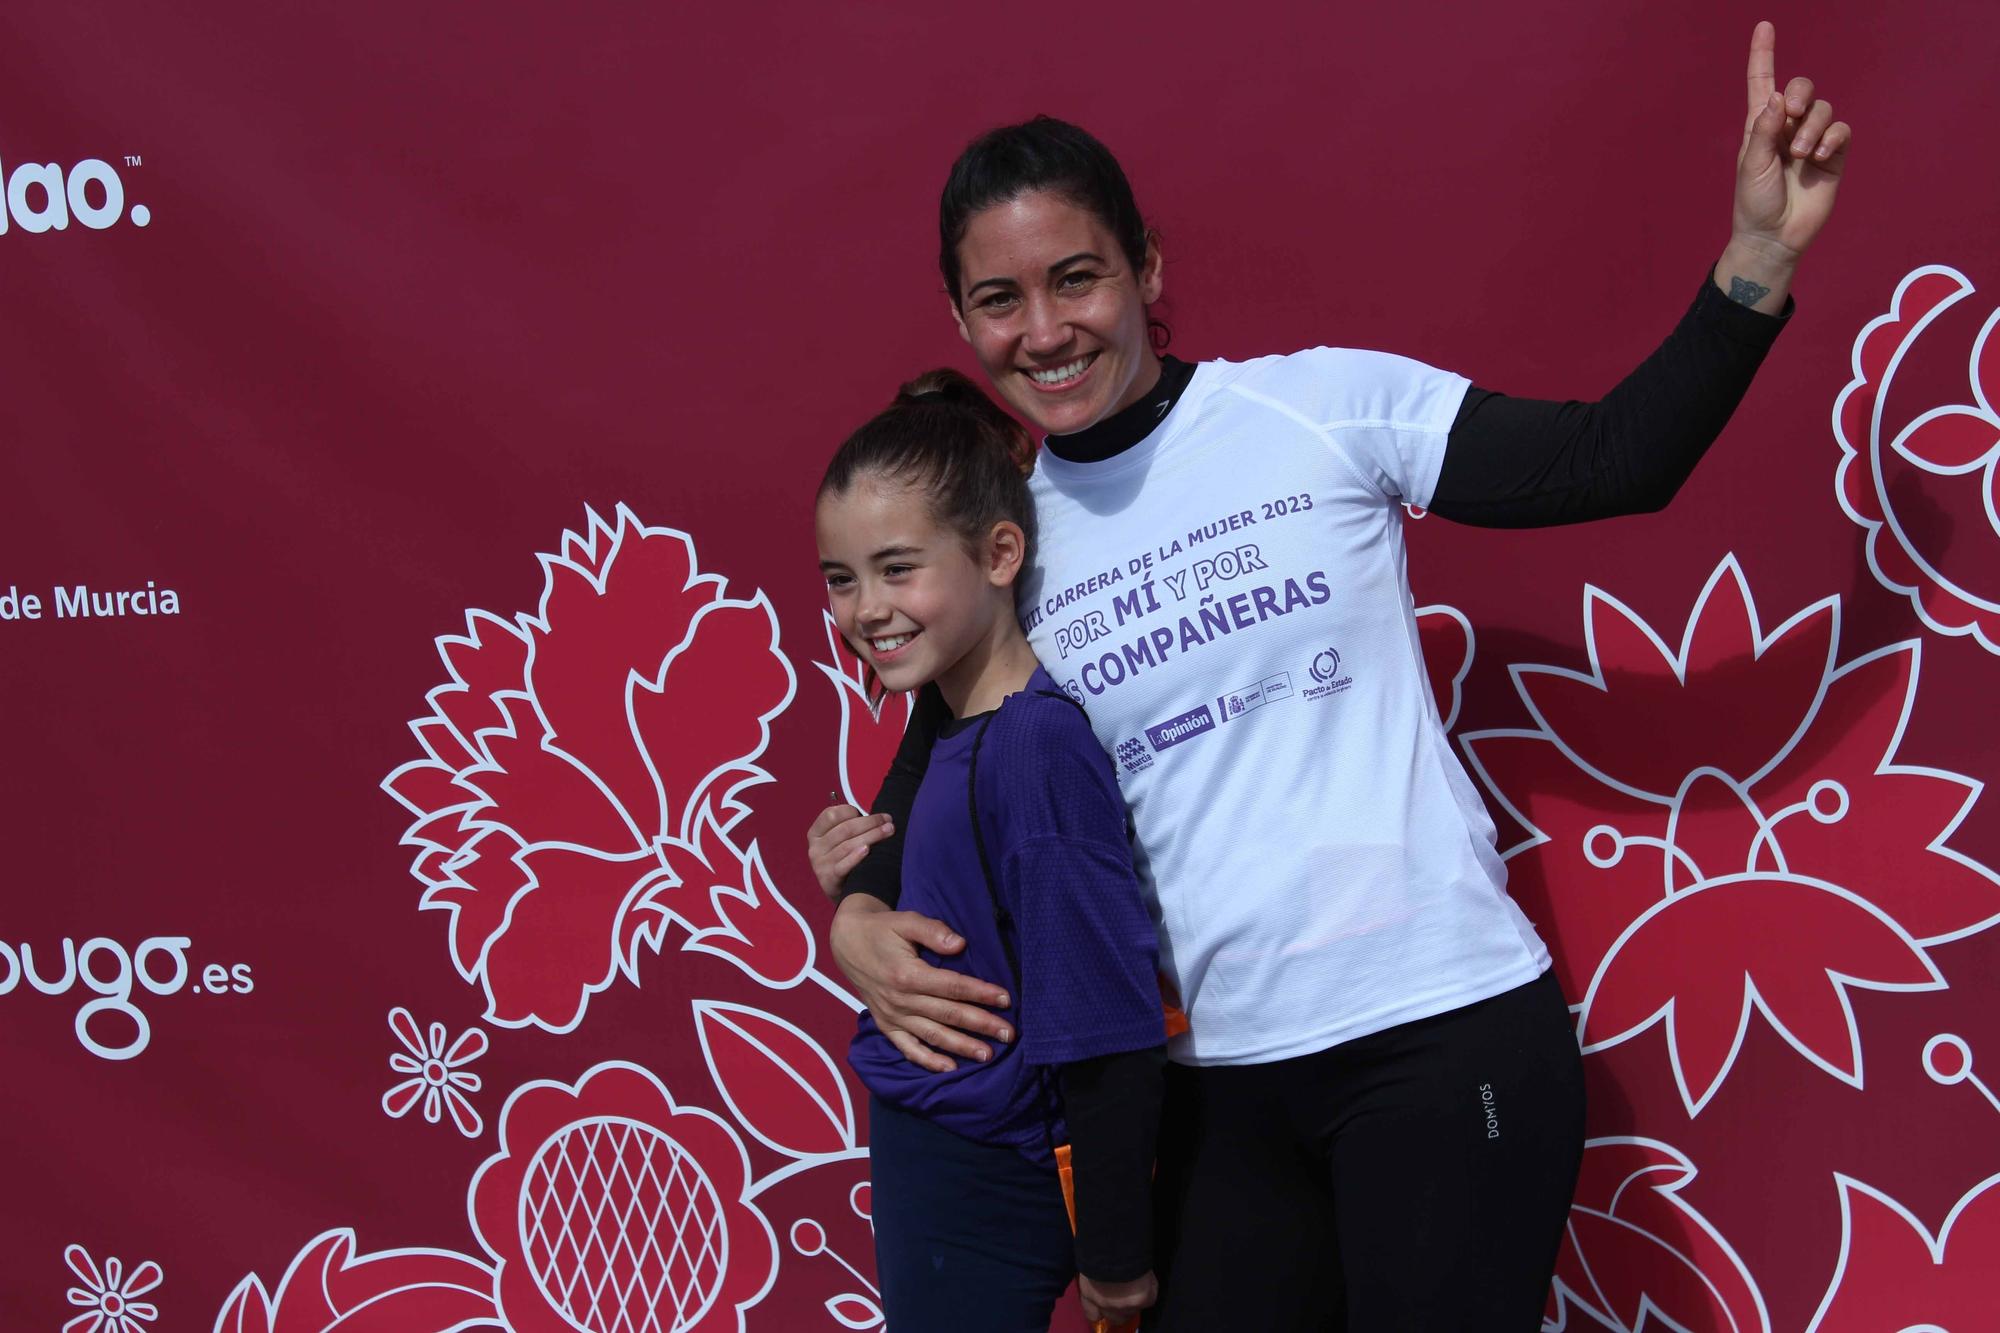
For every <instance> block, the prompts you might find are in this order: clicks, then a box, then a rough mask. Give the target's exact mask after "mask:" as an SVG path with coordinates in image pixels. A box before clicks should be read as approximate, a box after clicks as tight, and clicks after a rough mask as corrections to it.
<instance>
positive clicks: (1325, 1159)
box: [891, 973, 1583, 1333]
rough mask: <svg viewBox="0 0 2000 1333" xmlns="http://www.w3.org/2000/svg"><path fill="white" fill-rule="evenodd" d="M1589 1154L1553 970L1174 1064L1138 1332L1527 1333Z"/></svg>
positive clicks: (1537, 1314)
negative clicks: (1230, 1060)
mask: <svg viewBox="0 0 2000 1333" xmlns="http://www.w3.org/2000/svg"><path fill="white" fill-rule="evenodd" d="M1582 1153H1583V1071H1582V1063H1581V1060H1580V1059H1579V1057H1578V1054H1577V1046H1576V1037H1575V1034H1574V1030H1573V1028H1572V1026H1571V1021H1570V1016H1569V1012H1568V1010H1567V1007H1566V1006H1565V1004H1564V1002H1563V997H1562V993H1561V991H1560V990H1559V989H1558V987H1557V985H1556V981H1555V978H1554V976H1553V975H1551V974H1548V973H1544V974H1543V975H1542V976H1541V977H1540V978H1538V979H1537V980H1535V981H1532V982H1530V983H1528V984H1527V985H1525V986H1521V987H1519V988H1517V989H1515V990H1511V991H1507V992H1504V993H1502V994H1500V995H1496V996H1494V997H1492V998H1491V999H1488V1000H1482V1001H1480V1002H1479V1003H1477V1004H1472V1005H1468V1006H1466V1007H1465V1008H1463V1009H1455V1010H1452V1011H1450V1012H1448V1013H1444V1014H1439V1015H1436V1016H1435V1017H1432V1018H1426V1019H1420V1020H1418V1021H1416V1022H1413V1023H1405V1024H1402V1025H1400V1026H1398V1027H1394V1028H1390V1029H1388V1030H1386V1031H1384V1032H1379V1033H1375V1034H1373V1035H1371V1036H1367V1037H1362V1038H1359V1039H1357V1040H1354V1041H1350V1042H1344V1043H1342V1044H1341V1045H1339V1046H1335V1047H1332V1048H1331V1049H1329V1050H1325V1051H1319V1052H1316V1053H1314V1054H1311V1055H1304V1056H1299V1057H1297V1058H1295V1059H1290V1060H1282V1061H1277V1062H1274V1063H1271V1064H1262V1065H1223V1066H1214V1065H1211V1066H1205V1067H1200V1068H1196V1067H1190V1066H1184V1065H1170V1066H1169V1067H1168V1083H1167V1110H1166V1118H1165V1122H1164V1123H1163V1125H1162V1126H1161V1136H1160V1173H1159V1179H1158V1187H1157V1190H1156V1193H1155V1202H1156V1207H1157V1211H1158V1218H1159V1220H1158V1227H1157V1230H1158V1235H1157V1237H1156V1247H1157V1256H1156V1258H1157V1262H1156V1270H1157V1271H1158V1273H1159V1277H1160V1281H1161V1287H1162V1297H1161V1304H1160V1305H1159V1307H1157V1310H1156V1311H1155V1312H1154V1314H1153V1316H1152V1317H1151V1318H1150V1319H1149V1320H1148V1322H1147V1323H1146V1325H1145V1327H1146V1328H1147V1329H1149V1330H1160V1331H1161V1333H1222V1331H1223V1330H1236V1329H1240V1330H1249V1329H1255V1330H1258V1333H1292V1331H1293V1330H1314V1331H1315V1333H1320V1331H1327V1330H1339V1331H1341V1333H1388V1331H1390V1330H1393V1331H1394V1333H1433V1331H1434V1333H1463V1331H1464V1330H1469V1329H1480V1330H1496V1333H1534V1330H1537V1329H1539V1328H1540V1327H1541V1317H1542V1310H1543V1306H1544V1304H1545V1302H1546V1301H1547V1299H1548V1290H1549V1280H1550V1275H1551V1274H1552V1272H1553V1271H1554V1268H1555V1260H1556V1249H1557V1245H1558V1243H1559V1242H1560V1240H1561V1238H1562V1234H1563V1228H1564V1223H1565V1221H1566V1219H1567V1217H1568V1214H1569V1204H1570V1195H1571V1193H1572V1192H1573V1191H1574V1189H1575V1188H1576V1176H1577V1168H1578V1165H1579V1163H1580V1161H1581V1158H1582ZM891 1327H892V1328H893V1327H894V1321H893V1320H892V1321H891ZM921 1327H926V1328H927V1327H930V1326H929V1325H921ZM938 1327H945V1325H938Z"/></svg>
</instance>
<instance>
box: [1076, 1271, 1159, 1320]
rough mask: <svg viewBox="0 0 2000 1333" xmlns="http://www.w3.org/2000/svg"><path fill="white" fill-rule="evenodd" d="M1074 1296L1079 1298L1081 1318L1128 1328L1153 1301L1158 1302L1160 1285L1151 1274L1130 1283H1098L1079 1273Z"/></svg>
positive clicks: (1134, 1279)
mask: <svg viewBox="0 0 2000 1333" xmlns="http://www.w3.org/2000/svg"><path fill="white" fill-rule="evenodd" d="M1076 1292H1077V1295H1079V1296H1081V1297H1082V1298H1083V1317H1084V1318H1085V1319H1088V1320H1090V1321H1092V1322H1093V1323H1095V1322H1096V1321H1097V1320H1100V1319H1103V1320H1108V1321H1109V1322H1110V1323H1112V1324H1114V1325H1116V1324H1129V1323H1130V1322H1132V1321H1133V1320H1134V1319H1137V1318H1138V1317H1139V1313H1140V1312H1141V1311H1142V1310H1145V1309H1147V1308H1148V1307H1149V1306H1151V1305H1152V1303H1153V1302H1154V1301H1157V1300H1158V1299H1160V1284H1159V1283H1158V1282H1157V1281H1155V1280H1154V1278H1153V1275H1152V1274H1151V1273H1146V1274H1144V1275H1142V1276H1140V1277H1136V1278H1133V1279H1132V1280H1131V1281H1130V1282H1098V1281H1094V1280H1093V1279H1091V1278H1088V1277H1085V1276H1084V1275H1083V1274H1081V1273H1079V1274H1077V1277H1076Z"/></svg>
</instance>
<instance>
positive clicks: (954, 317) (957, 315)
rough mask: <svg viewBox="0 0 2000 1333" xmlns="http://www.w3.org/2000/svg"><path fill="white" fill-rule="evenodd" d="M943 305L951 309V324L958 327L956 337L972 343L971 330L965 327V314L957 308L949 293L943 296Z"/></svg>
mask: <svg viewBox="0 0 2000 1333" xmlns="http://www.w3.org/2000/svg"><path fill="white" fill-rule="evenodd" d="M944 303H945V304H946V305H948V306H950V307H951V322H952V323H954V324H956V325H957V326H958V336H959V337H961V338H963V339H965V340H966V341H967V342H971V341H972V330H971V329H968V328H966V327H965V312H964V311H963V310H960V309H959V308H958V301H957V300H956V299H955V298H953V296H952V294H951V293H950V292H946V293H945V294H944Z"/></svg>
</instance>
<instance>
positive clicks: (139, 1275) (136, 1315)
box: [62, 1245, 166, 1333]
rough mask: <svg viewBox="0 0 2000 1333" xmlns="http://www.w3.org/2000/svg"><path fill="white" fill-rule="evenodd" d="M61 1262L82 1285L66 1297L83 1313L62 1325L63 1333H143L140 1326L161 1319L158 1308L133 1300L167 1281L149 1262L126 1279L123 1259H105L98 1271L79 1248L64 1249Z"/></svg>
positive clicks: (155, 1266)
mask: <svg viewBox="0 0 2000 1333" xmlns="http://www.w3.org/2000/svg"><path fill="white" fill-rule="evenodd" d="M63 1261H64V1262H65V1263H67V1264H68V1265H69V1271H70V1272H72V1273H74V1274H76V1276H77V1280H78V1281H79V1282H81V1283H82V1285H81V1286H76V1287H71V1288H70V1289H69V1291H68V1292H67V1293H66V1295H67V1296H68V1297H69V1303H70V1304H71V1305H76V1306H82V1307H84V1311H83V1313H82V1314H80V1315H77V1316H75V1317H73V1318H72V1319H70V1320H69V1321H68V1322H67V1323H65V1324H64V1325H63V1326H62V1333H146V1330H145V1329H144V1328H143V1327H141V1326H142V1325H144V1324H150V1323H152V1322H153V1321H154V1320H155V1319H158V1318H159V1317H160V1307H159V1306H157V1305H155V1304H153V1303H152V1302H151V1301H140V1300H134V1299H133V1297H135V1296H143V1295H145V1294H146V1293H147V1292H149V1291H151V1290H153V1288H155V1287H157V1286H159V1285H160V1283H161V1282H162V1281H164V1280H165V1278H166V1274H165V1273H164V1272H162V1271H161V1269H160V1266H159V1265H158V1264H156V1263H154V1262H153V1261H152V1260H151V1259H148V1260H146V1261H145V1262H144V1263H142V1264H140V1265H139V1266H138V1267H136V1268H134V1269H133V1270H132V1272H131V1274H130V1275H129V1276H127V1274H126V1272H125V1263H124V1261H123V1260H122V1259H117V1258H110V1259H106V1260H105V1261H104V1267H103V1268H102V1269H101V1270H100V1269H99V1268H98V1266H97V1261H96V1260H95V1259H92V1258H91V1257H90V1251H88V1250H86V1249H84V1248H83V1246H81V1245H67V1246H64V1247H63Z"/></svg>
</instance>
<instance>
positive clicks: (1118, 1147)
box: [841, 277, 1792, 1281]
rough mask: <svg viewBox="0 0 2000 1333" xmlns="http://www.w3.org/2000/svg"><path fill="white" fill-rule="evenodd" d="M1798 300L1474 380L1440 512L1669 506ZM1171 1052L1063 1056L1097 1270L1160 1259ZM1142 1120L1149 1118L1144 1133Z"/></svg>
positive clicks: (1088, 454)
mask: <svg viewBox="0 0 2000 1333" xmlns="http://www.w3.org/2000/svg"><path fill="white" fill-rule="evenodd" d="M1791 311H1792V306H1791V303H1790V302H1789V301H1788V302H1787V303H1786V306H1785V310H1784V313H1783V314H1782V315H1778V316H1771V315H1762V314H1758V313H1757V312H1756V311H1753V310H1750V309H1748V308H1746V307H1744V306H1740V305H1738V304H1736V303H1735V302H1733V301H1731V300H1730V299H1729V298H1728V297H1727V296H1725V295H1723V293H1722V292H1721V291H1720V290H1719V289H1718V288H1717V287H1716V286H1715V283H1714V282H1713V281H1711V280H1710V279H1709V278H1707V277H1704V278H1703V279H1702V284H1701V290H1700V291H1699V292H1697V293H1696V295H1695V299H1694V301H1693V302H1692V303H1691V304H1690V305H1689V306H1688V309H1687V312H1686V313H1685V314H1684V315H1682V316H1681V319H1680V322H1679V323H1678V324H1677V325H1675V326H1674V329H1673V331H1672V332H1671V333H1669V334H1668V335H1667V338H1666V340H1665V341H1664V342H1662V343H1661V344H1660V345H1659V346H1658V347H1657V348H1655V349H1654V351H1653V353H1652V354H1651V355H1650V356H1648V357H1647V358H1646V359H1645V360H1644V361H1642V362H1640V363H1639V365H1638V366H1637V367H1636V368H1635V369H1634V370H1633V371H1632V373H1631V374H1629V375H1627V376H1626V377H1625V378H1624V379H1623V380H1621V381H1620V382H1619V383H1618V385H1617V386H1616V387H1615V388H1613V389H1612V390H1611V392H1610V393H1608V394H1606V395H1605V396H1604V397H1603V398H1602V399H1600V400H1598V401H1597V402H1594V403H1584V402H1575V401H1571V402H1552V401H1544V400H1538V399H1527V398H1509V397H1507V396H1506V395H1505V394H1501V393H1496V392H1494V391H1492V390H1490V389H1483V388H1480V387H1479V386H1477V385H1474V386H1472V387H1471V388H1469V389H1468V390H1467V391H1466V395H1465V399H1464V401H1463V402H1462V403H1461V404H1460V406H1459V410H1458V414H1457V416H1456V417H1455V418H1454V419H1453V421H1452V425H1451V430H1450V433H1449V435H1448V436H1447V438H1446V442H1445V455H1444V463H1443V466H1442V467H1441V469H1440V471H1439V475H1438V481H1437V485H1436V487H1435V488H1434V491H1433V494H1432V496H1431V503H1430V506H1429V508H1430V512H1432V513H1434V514H1437V515H1438V516H1440V517H1442V518H1448V519H1451V520H1453V521H1455V522H1460V523H1468V524H1473V525H1475V526H1480V527H1493V528H1519V527H1543V526H1555V525H1558V524H1564V523H1580V522H1584V521H1586V520H1589V519H1595V518H1611V517H1614V516H1617V515H1621V514H1633V513H1648V512H1652V511H1654V510H1657V509H1659V508H1661V507H1662V506H1663V505H1665V504H1666V503H1667V501H1668V500H1670V499H1672V498H1673V496H1674V494H1675V492H1677V491H1678V490H1679V489H1680V486H1681V484H1682V483H1683V482H1685V481H1686V480H1687V478H1688V476H1689V475H1690V474H1691V473H1692V472H1693V471H1694V467H1695V465H1696V464H1697V463H1699V462H1700V461H1701V457H1702V455H1703V454H1704V453H1706V452H1707V450H1708V446H1709V445H1710V444H1712V443H1713V442H1714V440H1715V438H1716V436H1718V435H1719V434H1721V432H1722V428H1723V426H1724V425H1726V424H1727V423H1728V421H1729V418H1730V415H1731V414H1732V413H1734V412H1735V410H1736V406H1737V404H1738V403H1739V402H1741V401H1742V399H1743V395H1744V393H1745V392H1746V391H1747V390H1748V389H1749V387H1750V380H1751V378H1752V377H1753V376H1754V375H1755V374H1756V371H1757V368H1758V366H1760V365H1761V364H1762V363H1763V360H1764V355H1765V353H1766V352H1768V351H1769V350H1770V347H1771V344H1772V342H1773V341H1775V340H1776V338H1777V336H1778V334H1779V332H1780V331H1782V330H1783V328H1784V325H1785V321H1786V320H1787V319H1789V318H1790V315H1791ZM1163 362H1164V364H1163V367H1162V372H1161V376H1160V381H1159V383H1158V384H1157V385H1155V387H1154V389H1153V390H1152V392H1150V393H1149V394H1148V395H1147V396H1146V397H1145V398H1143V399H1141V400H1140V401H1139V402H1137V403H1134V404H1132V405H1131V406H1129V407H1127V408H1125V409H1124V410H1123V411H1121V412H1119V413H1118V414H1117V415H1116V416H1114V417H1112V418H1110V419H1109V420H1107V421H1104V422H1101V423H1099V424H1098V425H1096V426H1093V427H1091V428H1090V429H1089V430H1086V431H1080V432H1078V433H1076V434H1075V435H1068V436H1051V437H1049V440H1048V442H1047V447H1048V448H1049V450H1050V452H1052V453H1054V454H1056V455H1057V456H1058V457H1060V458H1064V459H1067V460H1070V461H1073V462H1096V461H1102V460H1103V459H1106V458H1110V457H1112V456H1114V455H1116V454H1118V453H1122V452H1123V451H1124V450H1126V449H1129V448H1131V447H1132V446H1133V445H1135V444H1137V443H1138V442H1139V441H1140V440H1142V439H1144V438H1145V437H1146V436H1147V435H1148V434H1150V433H1151V432H1152V430H1153V428H1154V427H1155V426H1157V425H1158V424H1159V422H1160V421H1161V420H1162V419H1163V418H1164V417H1165V416H1166V414H1167V413H1168V412H1169V411H1171V410H1172V408H1173V405H1174V404H1175V402H1177V401H1178V400H1179V398H1180V395H1181V393H1182V391H1183V390H1185V389H1186V387H1187V385H1188V382H1189V380H1190V379H1192V378H1193V375H1194V367H1193V366H1192V365H1191V364H1189V363H1188V362H1185V361H1180V360H1178V359H1176V358H1173V357H1167V358H1163ZM950 716H951V714H950V710H949V709H948V708H947V707H946V706H945V704H944V700H943V698H942V697H941V696H940V695H939V694H938V692H937V690H936V688H935V687H934V686H928V685H927V686H925V687H924V688H923V689H922V690H921V691H920V692H919V694H918V697H917V701H916V707H915V708H914V709H913V710H912V715H911V718H910V726H909V729H908V730H907V731H906V732H905V733H904V736H903V742H902V745H901V746H900V747H899V748H898V749H897V751H896V757H895V759H894V760H893V761H892V762H891V763H890V765H889V772H888V774H887V775H886V776H885V777H884V779H883V782H882V789H881V792H880V793H879V794H878V795H877V796H876V798H875V802H874V808H875V811H876V812H877V813H887V814H889V815H890V816H891V817H892V818H893V819H894V821H895V825H896V829H897V832H896V834H895V835H894V836H892V837H890V838H886V839H884V840H883V841H881V842H879V843H876V844H875V845H874V846H873V847H872V848H870V850H869V852H868V855H867V856H866V857H865V858H863V860H862V861H861V863H860V864H859V865H857V866H855V868H854V869H853V870H852V871H850V872H849V874H848V876H847V881H846V883H845V884H844V885H843V887H842V892H841V896H842V897H843V898H845V897H847V896H848V895H850V894H855V893H865V894H868V895H870V896H871V897H875V898H878V899H880V900H881V901H883V902H885V903H887V904H889V905H890V906H894V905H895V903H896V900H897V898H898V896H899V893H900V888H901V883H902V860H903V848H902V829H903V826H904V825H905V823H906V822H907V821H908V818H909V814H910V807H911V805H912V804H913V803H914V801H915V799H916V793H917V785H918V784H919V783H920V782H922V781H923V776H924V769H925V767H926V766H927V765H928V763H929V761H930V751H931V744H932V742H933V741H934V740H935V739H936V736H937V732H938V728H939V727H940V726H942V725H943V724H944V723H945V722H946V721H947V720H949V718H950ZM1164 1059H1165V1049H1164V1048H1163V1047H1154V1048H1152V1049H1151V1050H1146V1051H1131V1052H1126V1053H1124V1054H1122V1055H1114V1056H1105V1057H1102V1058H1101V1059H1098V1060H1091V1061H1084V1062H1081V1063H1080V1064H1078V1065H1068V1066H1064V1067H1063V1069H1062V1070H1061V1083H1062V1089H1063V1099H1064V1108H1065V1115H1066V1118H1067V1121H1068V1124H1069V1129H1070V1142H1071V1147H1072V1154H1073V1161H1074V1163H1075V1164H1076V1165H1075V1170H1076V1189H1077V1201H1078V1207H1077V1216H1078V1223H1079V1225H1080V1227H1081V1228H1082V1229H1081V1230H1080V1232H1079V1234H1078V1236H1077V1267H1078V1269H1079V1271H1081V1272H1084V1273H1088V1274H1089V1275H1090V1276H1091V1277H1093V1278H1099V1279H1102V1280H1105V1281H1121V1280H1126V1279H1129V1278H1134V1277H1137V1276H1139V1275H1140V1274H1142V1273H1144V1272H1145V1271H1146V1270H1147V1268H1149V1267H1150V1266H1151V1218H1150V1216H1144V1215H1141V1213H1142V1212H1143V1210H1141V1212H1135V1211H1134V1203H1135V1201H1140V1200H1144V1199H1146V1198H1147V1197H1148V1191H1147V1190H1146V1188H1145V1186H1146V1182H1147V1180H1148V1179H1149V1175H1150V1172H1151V1170H1152V1163H1153V1153H1154V1147H1155V1140H1154V1136H1155V1134H1156V1133H1157V1127H1158V1122H1159V1106H1160V1099H1161V1095H1162V1093H1161V1087H1162V1082H1161V1080H1162V1072H1163V1068H1164ZM1135 1125H1141V1126H1144V1127H1145V1130H1146V1132H1144V1133H1134V1132H1133V1127H1134V1126H1135ZM1086 1164H1087V1165H1086ZM1086 1200H1087V1201H1088V1202H1086Z"/></svg>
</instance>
